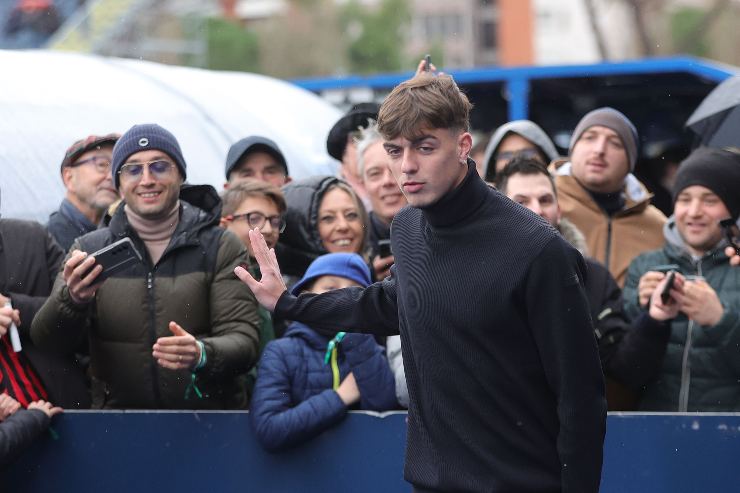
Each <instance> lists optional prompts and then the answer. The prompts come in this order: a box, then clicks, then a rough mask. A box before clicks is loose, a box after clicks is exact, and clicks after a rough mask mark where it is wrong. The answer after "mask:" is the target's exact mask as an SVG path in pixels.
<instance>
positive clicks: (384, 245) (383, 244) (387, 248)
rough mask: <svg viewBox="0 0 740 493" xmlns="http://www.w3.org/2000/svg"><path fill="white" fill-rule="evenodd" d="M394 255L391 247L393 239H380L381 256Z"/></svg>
mask: <svg viewBox="0 0 740 493" xmlns="http://www.w3.org/2000/svg"><path fill="white" fill-rule="evenodd" d="M391 255H393V250H392V249H391V240H379V241H378V256H379V257H380V258H385V257H390V256H391Z"/></svg>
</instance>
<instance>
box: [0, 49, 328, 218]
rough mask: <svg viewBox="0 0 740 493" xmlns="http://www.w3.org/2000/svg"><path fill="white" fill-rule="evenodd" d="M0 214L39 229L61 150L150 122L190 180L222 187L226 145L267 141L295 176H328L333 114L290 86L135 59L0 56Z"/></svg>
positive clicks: (57, 179)
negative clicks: (176, 146) (177, 150)
mask: <svg viewBox="0 0 740 493" xmlns="http://www.w3.org/2000/svg"><path fill="white" fill-rule="evenodd" d="M0 66H1V67H2V73H3V75H2V77H0V114H1V115H2V118H1V119H0V143H2V145H0V170H2V173H0V190H2V204H1V207H0V211H1V212H2V215H3V217H14V218H23V219H34V220H37V221H40V222H42V223H45V222H46V220H47V219H48V216H49V214H50V213H51V212H52V211H54V210H56V209H57V208H58V207H59V203H60V202H61V200H62V197H63V196H64V187H63V184H62V180H61V176H60V173H59V167H60V164H61V162H62V158H63V157H64V152H65V150H66V149H67V148H68V147H69V146H70V145H71V144H72V143H73V142H74V141H75V140H77V139H80V138H84V137H86V136H87V135H90V134H97V135H102V134H107V133H110V132H121V133H123V132H125V131H126V130H127V129H129V128H130V127H131V126H132V125H134V124H137V123H158V124H160V125H162V126H163V127H165V128H166V129H168V130H170V131H171V132H172V133H173V134H174V135H175V137H177V139H178V140H179V142H180V146H181V147H182V150H183V155H184V157H185V161H186V162H187V166H188V181H189V182H190V183H194V184H210V185H213V186H215V187H216V189H217V190H220V189H221V187H222V185H223V183H224V181H225V175H224V166H225V160H226V153H227V151H228V149H229V146H230V145H231V144H232V143H234V142H236V141H237V140H239V139H241V138H243V137H245V136H248V135H255V134H256V135H263V136H266V137H269V138H271V139H272V140H274V141H275V142H276V143H277V144H278V146H279V147H280V149H281V150H282V151H283V153H284V154H285V157H286V160H287V162H288V167H289V169H290V174H291V176H293V177H294V178H301V177H305V176H309V175H312V174H334V173H335V172H336V169H337V163H336V161H334V160H333V159H332V158H331V157H329V155H328V154H327V153H326V137H327V135H328V133H329V129H330V128H331V127H332V125H333V124H334V123H335V122H336V121H337V120H338V119H339V117H341V112H340V111H339V110H337V109H336V108H334V107H333V106H331V105H330V104H328V103H326V102H325V101H324V100H322V99H320V98H319V97H318V96H316V95H314V94H313V93H310V92H309V91H306V90H304V89H301V88H299V87H297V86H295V85H293V84H290V83H287V82H284V81H280V80H277V79H273V78H270V77H264V76H260V75H254V74H245V73H233V72H214V71H208V70H200V69H193V68H185V67H173V66H168V65H160V64H156V63H151V62H142V61H138V60H124V59H115V58H103V57H98V56H93V55H81V54H73V53H62V52H48V51H3V50H0Z"/></svg>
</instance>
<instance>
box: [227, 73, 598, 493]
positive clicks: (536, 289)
mask: <svg viewBox="0 0 740 493" xmlns="http://www.w3.org/2000/svg"><path fill="white" fill-rule="evenodd" d="M470 108H471V105H470V103H469V102H468V100H467V98H466V97H465V95H464V94H462V93H461V92H460V90H459V89H458V87H457V85H456V84H455V83H454V82H453V80H452V79H451V78H450V77H449V76H434V75H431V74H428V73H420V74H417V76H415V77H414V78H412V79H411V80H408V81H406V82H404V83H402V84H400V85H399V86H398V87H396V88H395V89H394V90H393V92H391V94H390V95H389V96H388V98H387V99H386V100H385V102H384V103H383V105H382V107H381V110H380V114H379V118H378V127H379V131H380V133H381V134H382V135H383V139H384V147H385V149H386V152H387V153H388V155H389V156H390V167H391V170H392V172H393V175H394V178H395V179H396V181H397V182H398V184H399V186H400V187H401V189H402V190H403V193H404V195H405V196H406V198H407V199H408V202H409V205H410V206H411V207H406V208H404V209H402V210H401V211H400V212H399V213H398V214H397V215H396V217H395V218H394V220H393V226H392V228H391V242H392V247H393V252H394V254H395V265H394V266H393V268H392V269H391V276H390V277H388V278H386V279H385V280H383V281H381V282H377V283H375V284H372V285H371V286H369V287H368V288H365V289H362V288H358V289H352V288H348V289H341V290H337V291H332V292H331V293H326V294H322V295H305V294H304V295H301V296H299V297H295V296H292V295H290V294H289V293H288V292H287V291H286V290H285V285H284V284H283V282H282V278H281V276H280V271H279V266H278V265H277V260H276V258H275V255H274V252H273V251H271V250H268V249H267V247H266V245H265V244H264V242H263V241H262V240H261V236H260V234H259V232H258V231H256V230H255V231H251V232H250V239H251V241H252V243H253V245H254V246H255V253H256V256H257V260H258V262H259V264H260V269H261V272H262V279H261V280H260V281H259V282H257V281H255V280H254V279H253V278H252V277H251V276H249V274H248V273H247V272H246V271H245V270H244V269H241V268H237V269H235V272H236V274H237V275H238V276H239V277H240V278H241V279H242V280H243V281H244V282H245V283H247V284H248V285H249V287H250V288H251V290H252V291H253V292H254V293H255V295H256V296H257V298H258V300H259V301H260V303H262V304H263V305H264V306H265V307H266V308H268V309H270V310H274V311H275V313H276V314H278V315H279V316H282V317H285V318H289V319H291V320H300V321H302V322H304V323H308V324H311V326H315V327H321V328H323V329H324V330H327V331H336V330H353V331H359V332H370V333H375V334H381V335H393V334H397V333H398V332H399V330H400V334H401V338H402V341H403V360H404V366H405V369H406V379H407V382H408V389H409V398H410V405H409V415H408V440H407V449H406V465H405V478H406V479H407V480H408V481H409V482H411V483H412V484H413V486H414V489H415V491H418V492H422V491H455V492H458V491H480V492H482V491H487V492H490V491H494V492H503V491H507V492H508V491H517V492H534V491H537V492H561V491H578V492H593V493H595V492H597V491H598V488H599V481H600V476H601V463H602V446H603V439H604V432H605V418H606V403H605V400H604V383H603V378H602V374H601V367H600V364H599V357H598V354H597V350H596V344H595V341H594V338H593V332H592V331H593V329H592V326H591V321H590V318H589V315H588V306H587V302H586V299H585V296H584V293H583V287H582V279H583V272H584V263H583V258H582V257H581V256H580V254H579V253H578V252H577V251H576V250H575V249H573V248H572V247H571V246H570V245H568V244H567V243H566V242H565V241H564V240H563V239H562V238H561V237H560V235H559V234H558V233H557V232H556V231H555V230H554V229H553V228H551V227H550V226H549V225H548V224H547V223H546V222H545V221H543V220H541V219H540V218H538V217H537V216H536V215H535V214H533V213H532V212H531V211H528V210H526V209H524V208H523V207H520V206H519V205H517V204H515V203H513V202H512V201H510V200H509V199H507V198H506V197H504V196H503V195H502V194H500V193H499V192H497V191H496V190H494V189H493V188H490V187H489V186H487V185H486V183H485V182H483V181H482V180H481V178H480V177H479V176H478V174H477V172H476V169H475V165H474V163H473V162H472V161H470V160H469V159H468V153H469V151H470V148H471V143H472V139H471V136H470V133H468V131H467V130H468V114H469V111H470Z"/></svg>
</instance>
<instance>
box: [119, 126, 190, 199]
mask: <svg viewBox="0 0 740 493" xmlns="http://www.w3.org/2000/svg"><path fill="white" fill-rule="evenodd" d="M155 149H156V150H158V151H162V152H164V153H165V154H167V155H168V156H169V157H171V158H172V160H173V161H175V164H176V165H177V167H178V169H179V170H180V173H181V174H182V179H183V180H184V179H185V178H187V174H186V172H185V168H186V164H185V158H183V157H182V151H181V150H180V144H179V143H178V142H177V139H176V138H175V136H174V135H172V133H170V132H169V130H167V129H165V128H163V127H160V126H159V125H157V124H155V123H144V124H142V125H134V126H133V127H131V128H130V129H128V131H127V132H126V133H125V134H123V135H122V136H121V138H120V139H118V142H116V145H115V146H114V147H113V162H112V166H111V172H112V173H113V184H114V185H115V187H116V189H118V185H119V180H118V177H119V175H118V172H119V171H121V166H123V164H124V163H125V162H126V160H127V159H128V158H129V157H130V156H131V155H132V154H135V153H137V152H139V151H150V150H155Z"/></svg>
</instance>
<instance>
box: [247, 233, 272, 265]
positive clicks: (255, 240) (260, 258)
mask: <svg viewBox="0 0 740 493" xmlns="http://www.w3.org/2000/svg"><path fill="white" fill-rule="evenodd" d="M249 241H250V242H251V243H252V251H253V252H254V258H255V259H257V263H258V264H259V266H260V270H261V271H263V272H264V270H265V269H267V268H268V267H269V265H270V253H269V249H268V248H267V242H266V241H265V237H264V236H262V233H260V231H259V230H258V229H250V230H249Z"/></svg>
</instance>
